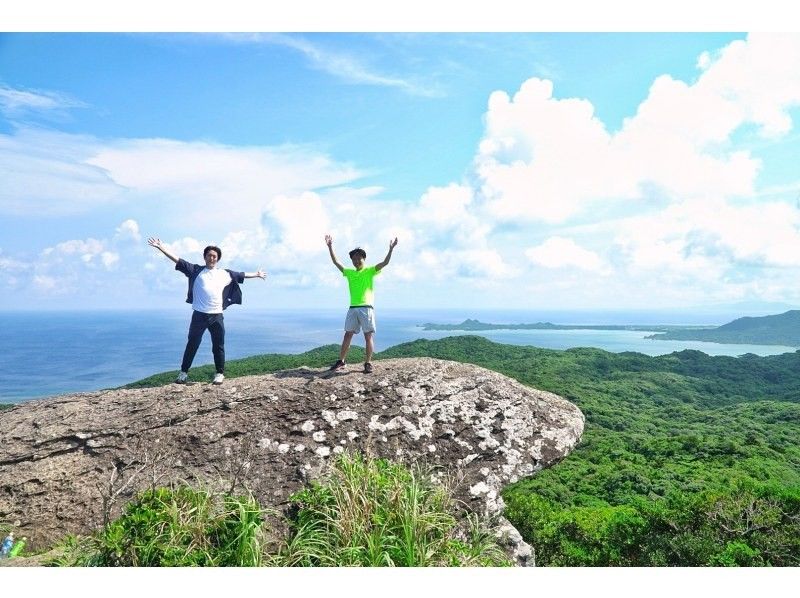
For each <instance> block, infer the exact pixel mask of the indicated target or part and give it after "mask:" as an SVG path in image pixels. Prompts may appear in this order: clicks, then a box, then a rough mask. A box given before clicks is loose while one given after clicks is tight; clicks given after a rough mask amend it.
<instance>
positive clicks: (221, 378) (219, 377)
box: [214, 372, 225, 384]
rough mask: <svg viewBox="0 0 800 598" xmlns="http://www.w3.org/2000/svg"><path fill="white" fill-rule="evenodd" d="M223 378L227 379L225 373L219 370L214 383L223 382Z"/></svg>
mask: <svg viewBox="0 0 800 598" xmlns="http://www.w3.org/2000/svg"><path fill="white" fill-rule="evenodd" d="M223 380H225V374H220V373H219V372H217V375H216V376H214V384H222V381H223Z"/></svg>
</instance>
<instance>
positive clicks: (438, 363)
mask: <svg viewBox="0 0 800 598" xmlns="http://www.w3.org/2000/svg"><path fill="white" fill-rule="evenodd" d="M355 368H356V366H351V369H350V370H349V371H348V370H345V371H343V372H336V373H333V374H331V373H328V372H325V371H321V370H312V369H305V368H301V369H297V370H287V371H283V372H278V373H276V374H272V375H264V376H248V377H243V378H235V379H228V380H226V381H225V383H224V384H223V385H221V386H212V385H210V384H205V383H199V384H190V385H177V384H173V385H168V386H165V387H159V388H147V389H130V390H109V391H102V392H94V393H80V394H72V395H63V396H58V397H53V398H48V399H44V400H38V401H31V402H27V403H23V404H20V405H18V406H16V407H14V408H13V409H11V410H8V411H4V412H0V430H2V442H1V443H0V520H2V521H6V522H9V523H14V524H17V528H16V529H17V535H19V536H22V535H26V536H27V537H28V538H29V546H31V548H34V549H35V548H42V547H45V546H48V545H50V544H52V543H54V542H56V541H58V540H60V539H61V538H63V537H64V536H65V535H66V534H67V533H88V532H90V531H92V530H94V529H96V528H98V527H100V526H101V525H102V524H103V522H104V520H105V519H108V518H109V517H110V518H114V517H116V516H117V515H118V514H119V512H120V509H121V507H122V506H123V505H124V503H125V502H126V501H127V500H129V499H130V498H131V497H132V496H133V495H134V493H135V492H137V491H139V490H141V489H144V488H147V487H149V486H155V485H163V484H164V483H166V482H168V481H176V480H185V481H188V482H190V483H198V482H199V483H205V484H217V485H222V487H225V488H234V490H242V489H243V488H247V489H249V490H250V491H252V492H253V493H254V494H255V496H256V497H257V498H258V499H259V500H260V501H261V503H262V504H263V505H264V506H267V507H272V508H274V509H276V510H279V511H280V510H282V509H284V508H285V507H286V505H287V504H288V503H287V499H288V497H289V495H290V494H291V493H292V492H294V491H296V490H298V489H300V488H301V487H302V486H303V484H304V483H305V482H306V481H308V480H310V479H313V478H316V477H318V476H320V474H321V473H322V472H324V471H325V468H326V464H327V463H328V462H329V461H330V460H331V459H332V458H334V457H335V456H336V455H337V454H339V453H342V452H343V451H346V450H353V451H358V452H361V453H366V454H371V455H374V456H378V457H387V458H391V459H394V460H400V461H403V462H405V463H407V464H412V463H418V464H424V465H425V466H428V467H431V468H432V472H433V473H432V474H433V475H434V476H436V477H438V478H441V479H442V480H448V481H449V482H450V483H451V484H452V485H453V486H454V489H455V496H456V498H457V499H458V500H459V501H462V502H461V504H462V505H463V507H464V508H465V509H467V510H469V511H472V512H476V513H478V514H481V515H486V516H488V517H490V518H492V517H493V518H494V520H495V521H499V526H498V534H499V535H502V537H503V538H504V540H505V541H506V542H507V543H508V545H509V550H510V552H512V553H514V554H515V556H516V557H517V559H518V562H519V563H520V564H525V563H526V561H527V564H532V563H531V560H532V559H531V558H530V547H528V546H527V545H526V544H525V543H524V542H523V541H522V539H521V537H519V534H518V533H517V532H516V530H514V529H513V527H511V526H510V524H508V522H507V521H504V520H503V519H502V518H501V517H500V513H501V511H502V508H503V502H502V499H501V497H500V490H501V489H502V488H503V486H505V485H507V484H508V483H511V482H514V481H516V480H518V479H520V478H522V477H525V476H530V475H532V474H533V473H535V472H536V471H538V470H540V469H542V468H543V467H547V466H550V465H552V464H553V463H555V462H557V461H559V460H560V459H562V458H563V457H564V456H565V455H567V454H568V453H569V452H570V451H571V450H572V449H573V447H574V446H575V445H576V444H577V442H578V440H579V439H580V436H581V434H582V432H583V425H584V417H583V414H582V413H581V412H580V410H579V409H578V408H577V407H575V406H574V405H573V404H572V403H569V402H568V401H566V400H564V399H562V398H561V397H558V396H556V395H554V394H552V393H548V392H543V391H540V390H536V389H533V388H530V387H526V386H523V385H521V384H519V383H518V382H516V381H514V380H512V379H510V378H508V377H506V376H503V375H501V374H498V373H496V372H493V371H490V370H486V369H483V368H479V367H477V366H473V365H468V364H461V363H456V362H450V361H443V360H436V359H429V358H414V359H391V360H381V361H378V362H376V363H375V372H374V373H373V374H363V373H361V371H360V368H359V369H358V370H356V369H355Z"/></svg>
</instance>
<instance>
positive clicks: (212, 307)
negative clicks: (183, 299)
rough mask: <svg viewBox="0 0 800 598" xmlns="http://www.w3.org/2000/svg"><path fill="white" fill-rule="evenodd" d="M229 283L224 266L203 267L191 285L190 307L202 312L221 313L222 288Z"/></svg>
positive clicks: (229, 279) (228, 276) (229, 277)
mask: <svg viewBox="0 0 800 598" xmlns="http://www.w3.org/2000/svg"><path fill="white" fill-rule="evenodd" d="M230 283H231V275H230V274H228V271H227V270H225V268H213V269H212V270H209V269H208V268H203V270H202V271H201V272H200V274H198V275H197V278H196V279H195V281H194V286H193V287H192V309H194V310H196V311H199V312H203V313H204V314H221V313H222V290H223V289H224V288H225V287H226V286H228V285H229V284H230Z"/></svg>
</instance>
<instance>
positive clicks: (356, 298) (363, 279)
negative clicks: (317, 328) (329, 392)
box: [325, 235, 397, 374]
mask: <svg viewBox="0 0 800 598" xmlns="http://www.w3.org/2000/svg"><path fill="white" fill-rule="evenodd" d="M325 243H326V244H327V245H328V253H330V254H331V260H332V261H333V265H334V266H336V267H337V268H339V271H340V272H341V273H342V276H344V277H345V278H347V284H348V286H349V287H350V309H348V310H347V317H346V318H345V321H344V338H343V339H342V348H341V350H340V351H339V359H338V360H337V361H336V363H334V364H333V365H332V366H331V368H330V369H331V371H333V370H341V369H342V368H344V365H345V364H344V360H345V358H346V357H347V352H348V351H349V350H350V341H352V340H353V335H354V334H358V333H359V332H360V331H361V330H362V329H363V330H364V342H365V344H366V356H365V359H364V373H366V374H369V373H371V372H372V361H371V360H372V353H373V352H374V351H375V342H374V336H375V308H374V306H373V304H372V303H373V301H372V297H373V291H372V284H373V281H374V280H375V277H376V276H377V275H378V274H380V272H381V270H383V269H384V268H385V267H386V264H388V263H389V260H390V259H391V258H392V251H393V250H394V248H395V246H396V245H397V238H395V239H394V240H392V241H389V253H387V254H386V257H385V258H384V260H383V261H382V262H380V263H378V264H375V265H374V266H369V267H367V266H365V265H364V260H366V259H367V252H366V251H364V250H363V249H361V248H360V247H356V248H355V249H353V251H351V252H350V259H351V260H352V261H353V266H355V269H352V268H345V267H344V266H342V265H341V264H340V263H339V260H337V259H336V255H335V254H334V253H333V238H332V237H331V236H330V235H325Z"/></svg>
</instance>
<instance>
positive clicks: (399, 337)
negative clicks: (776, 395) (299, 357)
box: [0, 305, 796, 403]
mask: <svg viewBox="0 0 800 598" xmlns="http://www.w3.org/2000/svg"><path fill="white" fill-rule="evenodd" d="M376 313H377V333H376V337H375V340H376V351H377V352H380V351H383V350H385V349H388V348H389V347H392V346H395V345H398V344H401V343H405V342H410V341H413V340H417V339H429V340H434V339H439V338H445V337H448V336H461V335H466V334H469V335H477V336H482V337H484V338H487V339H489V340H491V341H494V342H498V343H505V344H515V345H525V346H534V347H540V348H545V349H555V350H565V349H569V348H574V347H595V348H599V349H603V350H607V351H611V352H615V353H619V352H623V351H634V352H639V353H644V354H646V355H651V356H655V355H665V354H669V353H672V352H675V351H680V350H683V349H695V350H699V351H703V352H704V353H707V354H709V355H730V356H739V355H742V354H745V353H754V354H756V355H774V354H779V353H785V352H794V351H795V350H796V348H795V347H785V346H780V345H738V344H737V345H733V344H730V345H728V344H718V343H708V342H700V341H671V340H668V341H664V340H654V339H646V338H645V337H646V336H647V335H648V334H651V333H652V332H648V331H629V330H586V329H575V330H487V331H480V332H476V331H455V330H447V331H426V330H423V329H422V328H421V326H422V325H423V324H425V323H429V322H430V323H436V324H458V323H461V322H463V321H464V320H466V319H476V320H480V321H481V322H485V323H492V324H521V323H535V322H550V323H553V324H565V325H624V324H627V325H640V326H648V325H652V326H654V327H655V326H658V325H686V326H700V325H712V326H718V325H721V324H724V323H727V322H729V321H731V320H733V319H736V318H737V317H742V315H755V314H752V313H749V314H742V313H731V312H728V311H718V312H699V313H698V312H695V311H685V312H684V311H674V310H672V311H666V310H533V309H527V310H526V309H488V308H487V309H476V308H449V309H448V308H442V309H423V308H419V309H402V310H401V309H392V308H379V309H377V310H376ZM190 314H191V308H190V306H188V305H187V306H186V307H185V308H180V309H176V308H170V309H141V310H136V311H131V310H119V309H103V310H91V311H90V310H49V311H42V310H36V311H33V310H27V311H26V310H18V311H13V312H7V314H6V320H7V322H6V325H5V327H4V329H3V330H2V331H0V342H1V343H2V345H3V347H4V352H3V353H2V355H0V403H18V402H24V401H27V400H34V399H38V398H44V397H49V396H54V395H60V394H69V393H75V392H90V391H96V390H102V389H106V388H114V387H118V386H122V385H124V384H128V383H130V382H134V381H136V380H139V379H142V378H145V377H147V376H149V375H152V374H156V373H159V372H164V371H173V370H174V371H177V369H178V365H179V363H180V358H181V355H182V353H183V348H184V345H185V339H186V332H187V329H188V323H189V317H190ZM759 315H762V314H759ZM344 316H345V310H342V309H323V310H321V309H310V308H305V309H291V308H273V309H258V308H252V307H250V308H240V307H238V306H237V307H234V308H233V309H230V310H226V312H225V324H226V343H225V348H226V357H227V359H228V360H233V359H240V358H243V357H249V356H251V355H259V354H265V353H274V354H298V353H303V352H305V351H309V350H311V349H314V348H316V347H320V346H323V345H330V344H339V343H340V342H341V338H342V332H343V323H344ZM653 332H654V331H653ZM353 344H354V345H356V346H362V347H363V336H362V335H359V336H357V337H356V338H355V339H354V342H353ZM208 363H212V358H211V349H210V339H209V338H208V335H206V337H205V338H204V340H203V343H202V344H201V346H200V349H199V351H198V353H197V357H196V359H195V363H194V364H193V367H196V366H200V365H204V364H208Z"/></svg>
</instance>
